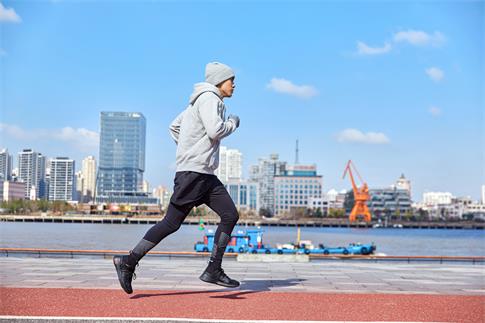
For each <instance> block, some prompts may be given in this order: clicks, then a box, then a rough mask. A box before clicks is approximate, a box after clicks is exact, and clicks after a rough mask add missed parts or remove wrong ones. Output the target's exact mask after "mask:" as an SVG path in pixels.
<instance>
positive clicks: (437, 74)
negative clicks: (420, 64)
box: [426, 67, 445, 82]
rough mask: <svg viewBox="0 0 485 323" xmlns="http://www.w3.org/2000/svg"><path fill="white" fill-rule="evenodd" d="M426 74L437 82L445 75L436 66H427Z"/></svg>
mask: <svg viewBox="0 0 485 323" xmlns="http://www.w3.org/2000/svg"><path fill="white" fill-rule="evenodd" d="M426 74H428V76H429V77H430V78H431V79H432V80H433V81H435V82H439V81H441V80H442V79H443V78H444V77H445V73H444V72H443V71H442V70H441V69H439V68H437V67H430V68H427V69H426Z"/></svg>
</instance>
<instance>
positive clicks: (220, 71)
mask: <svg viewBox="0 0 485 323" xmlns="http://www.w3.org/2000/svg"><path fill="white" fill-rule="evenodd" d="M234 76H235V75H234V71H233V70H232V69H231V68H230V67H229V66H227V65H225V64H222V63H219V62H212V63H209V64H207V65H206V66H205V81H206V82H207V83H210V84H212V85H218V84H221V83H222V82H224V81H225V80H228V79H230V78H232V77H234Z"/></svg>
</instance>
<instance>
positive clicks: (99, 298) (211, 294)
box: [0, 257, 485, 322]
mask: <svg viewBox="0 0 485 323" xmlns="http://www.w3.org/2000/svg"><path fill="white" fill-rule="evenodd" d="M205 265H206V261H204V260H202V259H187V258H182V259H170V260H168V259H163V258H160V259H159V258H145V259H144V260H142V262H141V263H140V267H139V268H138V269H137V276H138V278H137V279H136V280H135V281H134V283H133V287H134V290H135V292H134V294H132V295H127V294H125V293H124V292H122V291H121V289H120V287H119V285H118V281H117V278H116V273H115V271H114V267H113V264H112V262H111V259H103V258H74V259H69V258H31V257H18V258H17V257H2V258H0V288H1V289H0V292H1V301H2V302H1V303H2V306H1V309H0V315H10V316H11V315H20V316H32V315H34V316H37V315H38V316H45V315H48V316H69V317H72V316H80V317H122V318H125V321H134V319H128V318H134V317H154V318H174V317H178V318H193V319H216V320H220V319H232V320H234V319H242V320H261V319H270V320H295V321H301V320H317V321H335V320H337V321H440V322H451V321H453V322H485V319H484V317H485V266H484V265H472V264H439V263H417V264H416V263H414V264H407V263H396V262H389V263H387V262H386V263H368V262H353V261H312V262H309V263H240V262H237V261H235V260H227V261H225V262H224V268H225V270H226V272H227V273H228V274H229V275H230V276H231V277H233V278H235V279H238V280H240V281H241V286H240V287H239V288H237V289H226V288H222V287H218V286H216V285H210V284H205V283H203V282H201V281H200V280H199V279H198V276H199V275H200V273H201V271H202V270H203V269H204V267H205ZM8 319H10V320H12V317H9V318H8ZM0 321H2V319H1V317H0ZM92 321H99V320H96V319H92ZM164 322H168V321H166V320H165V321H164Z"/></svg>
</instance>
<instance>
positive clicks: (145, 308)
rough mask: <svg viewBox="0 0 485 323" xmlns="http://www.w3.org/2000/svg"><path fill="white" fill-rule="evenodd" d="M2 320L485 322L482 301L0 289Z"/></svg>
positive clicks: (484, 301) (385, 296)
mask: <svg viewBox="0 0 485 323" xmlns="http://www.w3.org/2000/svg"><path fill="white" fill-rule="evenodd" d="M0 298H1V302H0V304H1V306H0V315H16V316H76V317H79V316H84V317H163V318H199V319H238V320H245V319H246V320H300V321H301V320H316V321H318V320H322V321H414V322H416V321H433V322H485V296H469V295H410V294H323V293H300V292H289V293H283V292H267V291H266V292H258V291H223V292H221V291H174V290H170V291H153V290H151V291H136V292H135V293H134V294H132V295H127V294H125V293H124V292H123V291H121V290H107V289H66V288H0Z"/></svg>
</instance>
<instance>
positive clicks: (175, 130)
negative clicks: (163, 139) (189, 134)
mask: <svg viewBox="0 0 485 323" xmlns="http://www.w3.org/2000/svg"><path fill="white" fill-rule="evenodd" d="M184 112H185V110H184V111H182V112H181V113H180V114H179V115H178V116H177V117H176V118H175V120H173V121H172V123H171V124H170V127H169V130H170V135H171V136H172V138H173V140H174V141H175V143H176V144H178V141H179V134H180V124H181V123H182V119H183V114H184Z"/></svg>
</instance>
